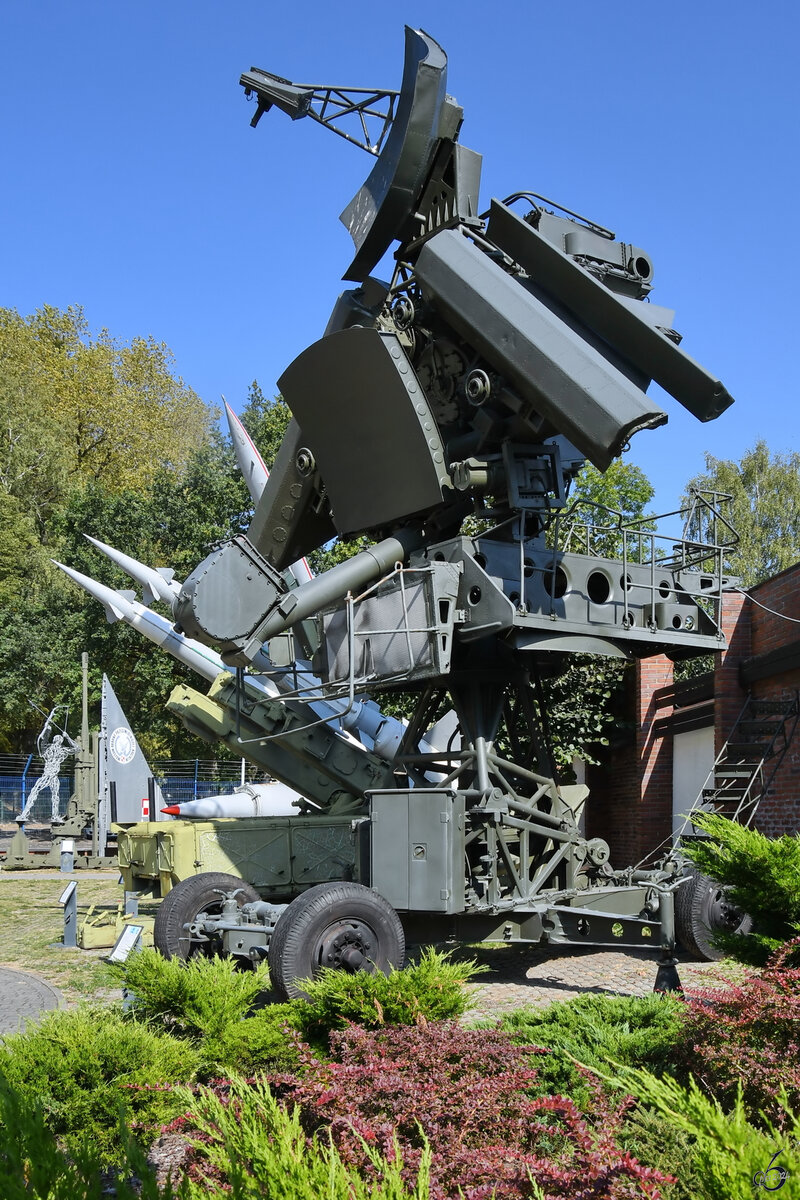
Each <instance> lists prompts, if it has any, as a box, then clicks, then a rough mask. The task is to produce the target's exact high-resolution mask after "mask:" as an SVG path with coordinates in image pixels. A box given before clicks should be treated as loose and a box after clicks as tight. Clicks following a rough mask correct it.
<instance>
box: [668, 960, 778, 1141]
mask: <svg viewBox="0 0 800 1200" xmlns="http://www.w3.org/2000/svg"><path fill="white" fill-rule="evenodd" d="M799 948H800V938H795V939H793V941H791V942H787V943H786V945H785V946H783V947H781V949H780V950H778V951H776V952H775V954H773V955H772V956H771V957H770V959H769V961H768V963H767V965H766V966H765V967H764V968H763V970H762V972H761V974H760V975H757V974H756V975H750V976H748V977H747V979H746V980H745V982H744V983H741V984H735V985H733V984H732V985H729V986H728V987H726V988H724V989H720V990H703V991H698V992H696V993H695V994H694V995H693V996H692V997H691V998H690V999H689V1005H688V1008H689V1011H688V1016H687V1022H686V1026H685V1033H684V1037H683V1039H682V1040H681V1043H680V1044H679V1046H678V1047H677V1048H676V1054H677V1055H678V1056H679V1057H680V1058H681V1059H682V1061H683V1064H684V1066H685V1068H686V1069H687V1070H689V1071H691V1073H692V1074H693V1075H694V1076H695V1078H696V1079H697V1080H698V1082H700V1083H702V1084H703V1085H704V1086H705V1087H706V1088H707V1089H708V1090H709V1091H710V1092H711V1093H712V1094H713V1095H714V1096H716V1097H717V1099H718V1100H719V1101H720V1103H722V1104H723V1105H724V1104H728V1103H732V1102H733V1101H734V1099H735V1097H736V1091H737V1087H739V1086H741V1088H742V1095H743V1098H744V1102H745V1105H746V1106H747V1110H748V1114H749V1117H750V1119H751V1120H755V1121H758V1119H759V1113H761V1112H763V1113H765V1114H766V1116H767V1117H768V1118H769V1119H771V1120H773V1121H776V1122H778V1123H779V1124H780V1123H781V1122H782V1121H783V1120H784V1118H785V1112H784V1110H783V1108H782V1106H781V1105H780V1104H779V1102H778V1093H779V1091H780V1089H781V1088H785V1089H786V1091H787V1092H788V1096H789V1101H790V1105H791V1106H792V1107H795V1108H796V1107H797V1106H798V1105H799V1104H800V967H792V966H788V965H787V963H789V962H791V961H792V958H793V956H794V957H796V954H797V951H798V949H799Z"/></svg>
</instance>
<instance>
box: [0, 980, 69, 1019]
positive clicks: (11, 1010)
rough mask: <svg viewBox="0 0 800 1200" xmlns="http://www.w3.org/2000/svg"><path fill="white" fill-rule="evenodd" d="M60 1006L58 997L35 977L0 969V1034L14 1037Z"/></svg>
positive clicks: (59, 997)
mask: <svg viewBox="0 0 800 1200" xmlns="http://www.w3.org/2000/svg"><path fill="white" fill-rule="evenodd" d="M62 1004H63V1000H62V996H61V993H60V992H59V991H58V990H57V989H56V988H54V987H51V986H50V984H49V983H45V981H44V980H43V979H39V978H38V976H36V975H32V974H30V973H29V972H28V971H12V970H11V969H10V968H8V967H0V1033H17V1031H18V1030H21V1029H24V1028H25V1027H26V1025H27V1024H28V1023H29V1022H31V1021H35V1020H37V1019H38V1018H39V1017H40V1016H41V1015H42V1013H43V1012H47V1011H48V1010H49V1009H53V1008H61V1007H62Z"/></svg>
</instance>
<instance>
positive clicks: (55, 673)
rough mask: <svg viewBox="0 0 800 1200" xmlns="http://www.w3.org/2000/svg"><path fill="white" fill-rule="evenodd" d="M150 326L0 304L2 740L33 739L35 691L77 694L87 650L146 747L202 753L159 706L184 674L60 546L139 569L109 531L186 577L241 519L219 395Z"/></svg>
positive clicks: (48, 697)
mask: <svg viewBox="0 0 800 1200" xmlns="http://www.w3.org/2000/svg"><path fill="white" fill-rule="evenodd" d="M172 367H173V362H172V356H171V354H170V352H169V350H168V349H167V348H166V346H164V345H163V344H161V343H158V342H155V341H154V340H153V339H152V338H135V339H134V340H133V341H132V342H131V343H130V344H122V343H120V342H118V341H117V340H116V339H114V338H112V337H111V336H110V335H109V334H108V333H107V332H106V331H103V332H102V333H101V334H100V335H99V336H98V337H97V338H92V337H91V336H90V335H89V332H88V328H87V325H86V321H85V319H84V317H83V314H82V312H81V310H80V309H78V308H69V309H67V310H66V311H65V312H61V311H59V310H58V309H55V308H49V307H45V308H43V309H42V310H40V311H39V312H38V313H36V314H34V315H33V316H32V317H28V318H23V317H21V316H20V315H19V314H18V313H16V312H15V311H14V310H11V309H0V748H1V749H2V750H4V751H17V750H24V749H28V748H30V746H31V744H32V741H33V740H34V738H35V733H36V729H37V728H38V725H39V724H40V723H41V722H40V718H39V715H38V713H37V712H36V710H35V709H34V708H33V707H32V704H37V705H38V706H39V707H40V708H43V709H44V710H45V711H48V710H49V709H50V708H51V707H52V706H53V704H55V703H66V704H69V705H70V707H71V708H72V709H73V712H74V711H75V710H76V709H78V708H79V705H80V658H81V652H82V651H84V650H88V651H89V654H90V698H91V701H92V704H93V706H95V705H96V704H97V703H98V702H99V693H100V681H101V678H102V674H103V672H104V671H105V672H106V673H107V674H108V675H109V677H110V678H111V680H112V682H113V684H114V687H115V690H116V691H117V694H118V696H119V698H120V701H121V703H122V705H123V707H124V708H125V709H126V711H127V712H128V715H129V717H130V719H131V720H132V722H133V723H134V726H135V728H136V729H137V733H139V734H140V740H141V742H142V746H143V748H144V749H145V752H146V753H149V754H151V755H158V756H160V755H169V754H170V753H173V754H174V753H176V752H180V751H181V750H184V751H185V752H187V753H196V744H195V743H194V742H193V740H192V739H190V738H189V737H188V735H186V734H185V732H184V731H183V730H182V729H181V728H180V727H179V726H178V723H177V721H176V720H175V719H174V718H173V717H171V716H170V715H167V714H165V713H164V700H165V699H166V696H167V695H168V694H169V691H170V689H171V688H172V687H173V686H174V685H175V684H176V683H177V682H178V681H179V680H180V679H182V678H184V677H185V676H186V672H185V671H183V669H182V668H180V667H179V666H178V665H177V664H176V663H174V662H173V660H172V659H169V658H167V657H166V656H164V655H161V654H159V653H158V652H156V651H154V650H153V648H152V647H151V646H150V645H149V644H148V643H147V642H145V641H144V640H143V639H142V638H141V636H140V635H139V634H137V633H136V632H135V631H134V630H132V629H129V628H128V627H127V626H124V625H122V624H119V625H116V626H115V627H114V628H113V629H110V628H109V627H108V626H107V625H106V623H105V621H104V620H103V617H102V610H101V609H100V608H99V606H98V605H97V603H96V602H95V601H93V600H91V599H90V598H89V597H88V596H86V595H85V594H83V593H82V592H80V591H79V590H78V589H77V588H76V587H75V586H74V585H73V584H72V583H70V582H69V581H68V580H67V579H66V578H65V577H64V576H63V575H62V574H61V573H60V572H59V571H58V570H57V569H56V568H54V567H52V566H51V565H50V563H49V561H48V560H49V558H50V557H53V558H57V559H60V560H61V561H64V562H67V563H69V564H70V565H71V566H74V567H76V568H77V569H79V570H82V571H84V572H85V573H86V574H88V575H91V576H94V577H95V578H99V579H100V580H101V582H104V583H107V584H109V585H110V586H113V587H116V588H128V587H130V586H131V581H130V580H129V579H127V578H126V577H125V576H124V575H123V574H122V573H121V572H119V571H117V570H116V569H115V568H113V567H112V566H111V564H110V563H109V562H108V561H107V560H106V559H104V558H103V557H102V556H100V555H98V554H97V553H96V552H95V551H94V550H93V549H91V548H90V547H89V545H88V543H87V542H86V540H85V539H84V537H83V534H84V533H89V534H93V535H95V536H97V537H99V538H101V539H102V540H103V541H107V542H110V543H112V544H113V545H116V546H118V547H119V548H120V549H122V550H124V551H126V552H127V553H129V554H131V555H132V556H133V557H135V558H139V559H140V560H142V561H143V562H147V563H150V564H152V565H154V566H171V567H173V568H174V569H175V571H176V574H177V575H178V577H179V578H181V577H183V576H185V575H186V574H187V573H188V571H189V570H190V569H192V568H193V567H195V566H196V565H197V563H198V562H199V561H200V560H201V559H202V558H203V557H204V556H205V555H206V554H207V553H208V551H209V549H210V548H211V547H212V545H214V544H215V543H217V542H219V541H220V540H222V539H225V538H228V537H231V536H233V535H234V534H235V533H238V532H240V531H241V530H242V529H243V528H245V527H246V524H247V520H248V519H249V497H248V495H247V490H246V488H245V485H244V482H243V480H242V479H241V477H240V476H239V475H238V472H237V471H236V467H235V462H234V456H233V452H232V449H231V447H230V445H229V444H228V443H227V441H226V439H224V438H223V437H222V435H221V434H220V433H219V432H218V430H216V429H215V428H213V425H212V420H213V416H214V413H213V410H212V409H210V408H208V407H207V406H206V405H205V404H204V403H203V402H202V401H201V400H200V399H199V397H197V396H196V395H195V393H194V392H192V391H191V389H190V388H187V387H186V385H185V384H184V383H183V381H182V380H181V379H180V378H179V377H178V376H177V375H176V374H175V373H174V371H173V369H172Z"/></svg>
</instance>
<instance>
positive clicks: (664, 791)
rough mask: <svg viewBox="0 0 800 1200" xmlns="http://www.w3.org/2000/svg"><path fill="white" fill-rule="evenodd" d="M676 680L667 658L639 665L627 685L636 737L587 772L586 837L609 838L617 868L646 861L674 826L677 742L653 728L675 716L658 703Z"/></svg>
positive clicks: (644, 661)
mask: <svg viewBox="0 0 800 1200" xmlns="http://www.w3.org/2000/svg"><path fill="white" fill-rule="evenodd" d="M672 678H673V668H672V663H671V662H670V660H669V659H668V658H666V657H664V656H663V655H658V656H656V657H654V658H646V659H643V660H641V661H638V662H636V664H635V666H634V669H633V671H632V672H631V678H630V680H629V685H628V686H629V693H628V707H629V711H630V712H631V714H632V719H633V724H634V730H633V735H632V737H631V739H630V740H629V741H628V742H626V743H625V744H621V745H617V746H615V747H613V748H611V749H610V751H609V753H608V755H607V757H606V761H605V762H604V763H603V765H602V766H601V767H596V768H593V769H591V770H590V771H589V774H588V783H589V786H590V787H591V789H592V790H591V799H590V802H589V805H588V809H587V814H586V831H587V836H589V837H602V838H605V839H606V841H607V842H608V843H609V845H610V847H611V862H612V865H614V866H617V867H623V866H628V865H629V864H631V863H638V862H640V861H641V860H642V859H644V858H646V857H647V856H648V855H649V854H650V853H651V852H652V851H653V849H654V848H655V847H656V845H657V844H658V843H659V842H660V841H661V840H662V839H663V838H665V837H668V836H669V833H670V830H671V828H672V739H671V738H663V737H661V736H660V735H659V734H658V733H656V732H655V730H654V728H653V723H654V720H655V717H656V715H658V716H659V717H664V716H668V715H669V714H670V713H671V712H672V709H671V707H666V708H665V707H663V706H662V707H661V708H659V709H658V710H656V706H655V701H654V693H655V692H656V691H657V690H658V689H659V688H662V687H667V686H669V684H671V683H672Z"/></svg>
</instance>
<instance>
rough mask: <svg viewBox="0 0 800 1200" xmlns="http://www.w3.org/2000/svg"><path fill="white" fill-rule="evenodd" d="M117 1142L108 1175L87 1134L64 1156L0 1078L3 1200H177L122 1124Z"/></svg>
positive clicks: (25, 1099)
mask: <svg viewBox="0 0 800 1200" xmlns="http://www.w3.org/2000/svg"><path fill="white" fill-rule="evenodd" d="M176 1103H178V1098H177V1097H176ZM118 1136H119V1152H118V1154H117V1156H116V1157H117V1158H118V1166H117V1168H116V1169H113V1170H110V1169H109V1167H108V1164H107V1160H106V1158H105V1157H104V1155H103V1153H102V1150H101V1148H100V1147H98V1146H97V1145H96V1143H95V1142H94V1140H93V1139H92V1136H91V1131H89V1132H87V1136H86V1138H85V1139H83V1140H77V1139H76V1140H75V1141H74V1142H73V1144H72V1146H71V1149H70V1150H69V1152H65V1150H64V1148H63V1146H62V1145H61V1144H59V1139H58V1138H57V1137H56V1135H55V1134H54V1133H53V1130H52V1129H51V1128H50V1126H49V1124H48V1121H47V1118H46V1116H45V1113H44V1111H43V1109H42V1108H41V1107H40V1106H39V1105H38V1104H37V1103H36V1100H35V1098H34V1097H31V1096H30V1095H29V1094H26V1095H23V1094H22V1093H21V1092H20V1091H19V1089H17V1088H16V1087H14V1086H13V1085H12V1084H11V1083H9V1082H8V1080H6V1079H4V1078H3V1076H2V1074H0V1170H2V1176H1V1177H0V1195H2V1197H3V1200H106V1198H107V1197H109V1196H113V1197H114V1198H115V1200H177V1197H176V1195H175V1193H174V1191H173V1189H172V1187H171V1186H170V1185H169V1184H167V1185H166V1186H165V1187H163V1188H161V1187H159V1186H158V1184H157V1183H156V1180H155V1176H154V1173H153V1172H152V1171H151V1170H150V1169H149V1167H148V1165H147V1162H146V1160H145V1156H144V1154H143V1152H142V1150H141V1148H140V1147H139V1146H138V1145H137V1144H136V1142H135V1140H134V1139H133V1138H132V1137H131V1135H130V1132H129V1131H128V1129H127V1128H126V1125H125V1123H124V1122H122V1123H121V1124H120V1127H119V1130H118Z"/></svg>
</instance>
